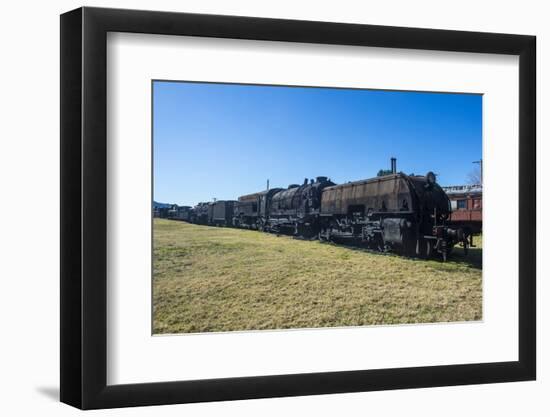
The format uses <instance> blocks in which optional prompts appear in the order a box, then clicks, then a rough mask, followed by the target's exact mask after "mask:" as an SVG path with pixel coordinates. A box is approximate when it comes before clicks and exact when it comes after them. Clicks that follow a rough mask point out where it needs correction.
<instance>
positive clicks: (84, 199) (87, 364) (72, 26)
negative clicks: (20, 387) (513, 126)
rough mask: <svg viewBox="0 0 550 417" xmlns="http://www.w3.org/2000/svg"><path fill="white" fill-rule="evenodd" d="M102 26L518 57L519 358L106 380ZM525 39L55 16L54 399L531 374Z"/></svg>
mask: <svg viewBox="0 0 550 417" xmlns="http://www.w3.org/2000/svg"><path fill="white" fill-rule="evenodd" d="M108 32H132V33H147V34H163V35H176V36H177V35H186V36H199V37H215V38H235V39H254V40H266V41H285V42H305V43H319V44H335V45H359V46H371V47H373V46H374V47H383V48H405V49H422V50H440V51H457V52H478V53H491V54H511V55H518V56H519V103H518V105H519V132H518V133H519V138H520V141H519V155H518V158H519V293H518V297H519V360H518V361H513V362H495V363H477V364H466V365H459V364H456V365H455V364H451V365H445V366H428V367H412V368H399V369H377V370H357V371H344V372H325V373H308V374H293V375H273V376H256V377H239V378H224V379H209V380H195V381H174V382H162V383H142V384H131V385H112V386H109V385H107V383H106V375H107V370H106V368H107V343H106V329H107V308H106V307H107V304H106V299H107V285H106V280H107V276H106V266H107V265H106V258H107V250H106V246H107V180H108V178H107V140H106V138H107V134H106V132H107V131H106V127H107V111H106V93H107V87H106V85H107V73H106V46H107V42H106V39H107V33H108ZM535 45H536V38H535V37H534V36H524V35H510V34H494V33H478V32H461V31H449V30H432V29H415V28H403V27H387V26H371V25H358V24H341V23H326V22H312V21H295V20H279V19H265V18H251V17H234V16H218V15H201V14H186V13H171V12H153V11H136V10H120V9H102V8H88V7H84V8H79V9H77V10H73V11H71V12H68V13H65V14H63V15H61V54H60V56H61V310H60V314H61V382H60V383H61V401H62V402H64V403H67V404H70V405H72V406H75V407H78V408H82V409H94V408H111V407H123V406H142V405H156V404H174V403H190V402H201V401H219V400H237V399H251V398H264V397H282V396H298V395H313V394H328V393H343V392H357V391H376V390H388V389H401V388H420V387H434V386H449V385H463V384H481V383H495V382H507V381H525V380H534V379H535V376H536V346H535V345H536V314H535V311H536V305H535V301H536V294H535V293H536V283H535V278H536V276H535V275H536V271H535V257H536V250H535V249H536V238H535V237H536V207H535V202H536V187H535V184H536V164H535V161H536V158H535V154H536V145H535V134H536V132H535V106H536V100H535V96H536V92H535V87H536V84H535V61H536V57H535V53H536V52H535V50H536V48H535ZM505 180H506V179H505V178H503V181H505Z"/></svg>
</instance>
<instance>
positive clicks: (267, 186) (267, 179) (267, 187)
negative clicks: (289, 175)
mask: <svg viewBox="0 0 550 417" xmlns="http://www.w3.org/2000/svg"><path fill="white" fill-rule="evenodd" d="M267 191H269V178H268V179H267Z"/></svg>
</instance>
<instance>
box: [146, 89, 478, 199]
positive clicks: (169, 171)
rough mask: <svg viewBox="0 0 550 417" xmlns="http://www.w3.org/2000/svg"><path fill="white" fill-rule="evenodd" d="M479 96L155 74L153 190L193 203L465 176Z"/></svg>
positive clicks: (474, 147) (474, 156) (449, 181)
mask: <svg viewBox="0 0 550 417" xmlns="http://www.w3.org/2000/svg"><path fill="white" fill-rule="evenodd" d="M481 109H482V96H480V95H467V94H448V93H419V92H403V91H380V90H352V89H334V88H304V87H281V86H254V85H237V84H208V83H190V82H166V81H154V83H153V147H154V161H153V163H154V199H155V201H159V202H165V203H177V204H180V205H195V204H196V203H198V202H199V201H212V199H213V198H217V199H219V200H220V199H236V198H237V197H238V196H240V195H243V194H248V193H252V192H256V191H261V190H263V189H265V186H266V180H267V179H268V178H269V180H270V186H271V187H272V188H273V187H286V186H288V185H289V184H292V183H302V182H303V180H304V178H306V177H307V178H314V177H316V176H321V175H322V176H328V177H330V178H331V179H332V180H333V181H334V182H336V183H342V182H347V181H354V180H360V179H365V178H371V177H374V176H376V173H377V172H378V170H379V169H388V168H389V165H390V158H391V157H396V158H397V169H398V171H403V172H405V173H407V174H410V173H415V174H422V175H423V174H425V173H426V172H428V171H434V172H435V173H436V174H438V182H439V183H440V184H442V185H454V184H464V183H466V182H467V176H468V174H469V173H470V172H471V171H472V170H473V169H474V168H475V166H474V164H472V162H473V161H476V160H479V159H480V158H481V157H482V155H481V152H482V146H481V140H482V139H481V137H482V110H481Z"/></svg>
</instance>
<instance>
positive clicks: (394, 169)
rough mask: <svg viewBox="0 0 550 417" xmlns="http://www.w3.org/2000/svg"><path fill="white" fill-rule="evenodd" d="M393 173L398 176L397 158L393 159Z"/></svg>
mask: <svg viewBox="0 0 550 417" xmlns="http://www.w3.org/2000/svg"><path fill="white" fill-rule="evenodd" d="M391 173H392V174H397V159H396V158H392V159H391Z"/></svg>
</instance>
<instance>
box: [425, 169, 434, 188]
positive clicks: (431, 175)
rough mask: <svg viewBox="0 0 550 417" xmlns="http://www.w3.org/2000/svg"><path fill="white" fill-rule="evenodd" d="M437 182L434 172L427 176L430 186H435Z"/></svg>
mask: <svg viewBox="0 0 550 417" xmlns="http://www.w3.org/2000/svg"><path fill="white" fill-rule="evenodd" d="M435 180H436V178H435V174H434V173H433V172H432V171H430V172H428V173H427V174H426V181H428V184H430V185H433V184H435Z"/></svg>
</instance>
